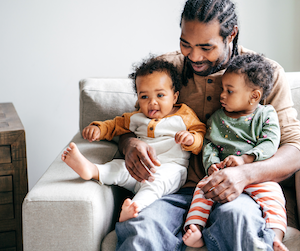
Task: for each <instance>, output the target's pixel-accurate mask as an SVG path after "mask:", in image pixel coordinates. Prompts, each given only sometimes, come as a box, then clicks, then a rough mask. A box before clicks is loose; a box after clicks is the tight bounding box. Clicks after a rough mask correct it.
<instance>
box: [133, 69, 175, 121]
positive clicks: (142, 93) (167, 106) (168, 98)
mask: <svg viewBox="0 0 300 251" xmlns="http://www.w3.org/2000/svg"><path fill="white" fill-rule="evenodd" d="M136 89H137V95H138V102H139V106H140V109H141V111H142V112H143V113H144V114H145V115H146V116H147V117H148V118H151V119H161V118H164V117H165V116H167V115H169V114H172V113H173V111H174V109H173V106H174V104H175V103H176V102H177V98H178V92H176V93H174V90H173V84H172V79H171V78H170V76H169V75H168V74H167V73H165V72H153V73H152V74H148V75H146V76H138V77H137V78H136Z"/></svg>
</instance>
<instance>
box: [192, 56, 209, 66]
mask: <svg viewBox="0 0 300 251" xmlns="http://www.w3.org/2000/svg"><path fill="white" fill-rule="evenodd" d="M187 60H188V62H190V63H191V64H195V65H203V64H208V65H211V62H210V61H208V60H205V61H197V62H194V61H192V60H190V59H189V58H188V57H187Z"/></svg>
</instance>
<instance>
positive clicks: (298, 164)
mask: <svg viewBox="0 0 300 251" xmlns="http://www.w3.org/2000/svg"><path fill="white" fill-rule="evenodd" d="M299 169H300V151H299V150H298V149H297V148H296V147H294V146H292V145H288V144H286V145H283V146H281V147H280V148H279V149H278V151H277V152H276V154H275V155H274V156H273V157H271V158H269V159H267V160H264V161H257V162H253V163H250V164H246V165H243V166H239V167H238V168H234V167H233V168H230V167H228V168H225V169H222V170H220V171H219V172H215V173H213V174H212V175H211V176H209V177H208V178H207V179H206V180H205V182H202V183H201V182H200V183H199V184H198V186H199V187H202V190H203V192H204V194H205V197H206V198H211V199H213V200H215V201H218V202H221V203H225V202H228V201H232V200H234V199H235V198H237V197H238V196H239V195H240V194H241V193H242V192H243V190H244V187H245V186H247V185H249V184H253V183H261V182H266V181H275V182H280V181H282V180H284V179H286V178H288V177H290V176H291V175H292V174H293V173H295V172H296V171H298V170H299Z"/></svg>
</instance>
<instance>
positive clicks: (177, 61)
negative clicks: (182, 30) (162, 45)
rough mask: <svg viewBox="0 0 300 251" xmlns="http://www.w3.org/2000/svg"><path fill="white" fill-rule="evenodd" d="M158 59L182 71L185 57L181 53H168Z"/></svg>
mask: <svg viewBox="0 0 300 251" xmlns="http://www.w3.org/2000/svg"><path fill="white" fill-rule="evenodd" d="M158 58H159V59H164V60H167V61H168V62H171V63H173V64H174V65H175V66H176V67H177V68H178V69H182V67H183V63H184V56H183V55H182V54H181V52H180V51H173V52H168V53H165V54H163V55H160V56H158Z"/></svg>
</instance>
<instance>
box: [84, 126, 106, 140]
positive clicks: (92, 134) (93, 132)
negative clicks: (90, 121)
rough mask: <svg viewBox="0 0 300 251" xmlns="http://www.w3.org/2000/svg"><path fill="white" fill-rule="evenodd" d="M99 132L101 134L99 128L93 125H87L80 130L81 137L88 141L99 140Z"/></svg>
mask: <svg viewBox="0 0 300 251" xmlns="http://www.w3.org/2000/svg"><path fill="white" fill-rule="evenodd" d="M100 134H101V131H100V128H99V127H98V126H95V125H89V126H87V127H86V128H84V129H83V131H82V137H83V138H84V139H87V140H88V141H89V142H92V141H95V140H99V138H100Z"/></svg>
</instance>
